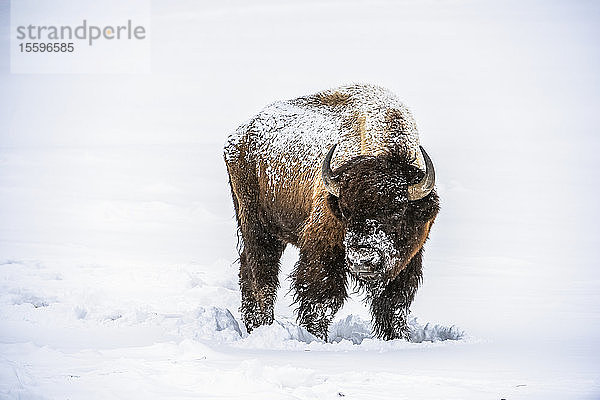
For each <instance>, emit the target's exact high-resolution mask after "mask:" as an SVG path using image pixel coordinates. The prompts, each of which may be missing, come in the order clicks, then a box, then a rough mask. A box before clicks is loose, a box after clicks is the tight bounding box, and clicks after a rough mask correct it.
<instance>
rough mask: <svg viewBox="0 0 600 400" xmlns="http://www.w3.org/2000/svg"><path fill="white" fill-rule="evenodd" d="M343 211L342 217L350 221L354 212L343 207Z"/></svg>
mask: <svg viewBox="0 0 600 400" xmlns="http://www.w3.org/2000/svg"><path fill="white" fill-rule="evenodd" d="M341 211H342V217H343V218H344V219H345V220H348V219H350V218H351V217H352V210H351V209H349V208H348V207H341Z"/></svg>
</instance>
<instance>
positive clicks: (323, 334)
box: [292, 243, 347, 340]
mask: <svg viewBox="0 0 600 400" xmlns="http://www.w3.org/2000/svg"><path fill="white" fill-rule="evenodd" d="M292 277H293V288H294V290H295V302H296V303H298V322H299V323H300V324H301V325H302V326H304V327H305V328H306V329H307V330H308V331H309V332H310V333H312V334H313V335H315V336H317V337H319V338H321V339H323V340H327V329H328V327H329V324H330V323H331V320H332V319H333V316H334V315H335V313H336V312H337V311H338V310H339V309H340V307H341V306H342V305H343V304H344V301H345V300H346V298H347V291H346V265H345V253H344V249H343V248H342V247H341V246H339V245H333V246H332V245H331V244H327V243H321V244H316V243H309V244H307V245H306V246H304V247H302V248H301V249H300V259H299V260H298V263H297V264H296V267H295V270H294V272H293V274H292Z"/></svg>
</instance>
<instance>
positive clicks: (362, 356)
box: [0, 0, 600, 399]
mask: <svg viewBox="0 0 600 400" xmlns="http://www.w3.org/2000/svg"><path fill="white" fill-rule="evenodd" d="M5 3H6V2H2V3H0V19H1V21H0V22H1V23H0V28H1V35H0V37H1V46H2V47H1V50H2V53H3V54H7V46H8V35H9V31H8V25H9V17H8V5H7V4H5ZM598 21H600V6H599V5H598V4H597V3H593V2H568V1H564V2H548V1H539V2H538V1H528V2H516V1H515V2H510V1H509V2H469V1H448V2H438V1H425V2H418V3H417V2H404V1H403V2H386V1H380V2H359V1H356V2H338V1H326V2H317V1H307V2H292V1H285V2H275V1H271V0H264V1H258V2H253V3H252V5H250V4H247V2H243V1H241V0H240V1H227V2H217V1H211V2H193V1H191V0H181V1H169V2H153V3H152V26H151V40H152V43H151V45H152V54H153V60H152V71H153V72H152V74H146V75H85V74H83V75H18V74H10V73H9V70H8V65H9V63H8V60H7V59H6V57H4V56H3V57H2V64H1V65H0V67H1V70H0V88H1V91H0V106H1V107H0V398H3V399H4V398H6V399H67V398H68V399H110V398H123V399H131V398H139V399H168V398H177V399H183V398H190V399H191V398H206V399H215V398H222V399H237V398H244V399H334V398H335V399H338V398H348V399H438V398H444V399H502V398H504V399H566V398H568V399H594V398H599V397H600V357H599V354H600V333H599V332H600V271H599V269H598V261H599V260H600V251H599V248H600V228H599V225H598V224H599V223H600V218H599V216H600V212H599V211H598V207H597V203H598V200H597V197H598V195H599V194H600V192H599V191H598V189H597V187H598V184H600V179H599V177H600V176H599V175H600V162H599V161H598V157H597V154H599V153H598V152H599V151H600V139H599V138H598V135H597V126H598V125H599V123H600V114H598V110H599V109H600V90H599V89H600V75H598V71H599V70H600V46H598V44H599V43H598V39H597V38H598V37H600V25H599V24H598ZM348 82H369V83H376V84H380V85H383V86H385V87H388V88H390V89H391V90H393V91H394V92H396V93H397V94H398V95H399V97H400V98H401V99H403V100H404V101H405V102H406V104H407V105H408V106H409V107H410V109H411V110H412V112H413V113H414V115H415V117H416V119H417V123H418V125H419V128H420V131H421V140H422V142H423V144H424V145H425V146H426V148H427V150H428V152H429V154H430V155H431V157H432V158H433V160H434V162H435V164H436V171H437V182H438V190H439V192H440V196H441V198H442V211H441V214H440V216H439V218H438V220H437V221H436V224H435V226H434V228H433V230H432V235H431V239H430V240H429V242H428V244H427V247H426V249H427V252H426V256H425V271H424V283H423V286H422V288H421V289H420V290H419V293H418V294H417V298H416V300H415V303H414V304H413V317H414V319H413V320H412V321H411V326H412V333H413V340H412V341H411V342H405V341H392V342H383V341H379V340H374V339H372V338H371V337H370V334H369V318H368V313H367V312H366V310H365V308H364V307H363V306H362V304H361V303H360V298H359V296H355V298H353V300H352V301H351V302H349V303H348V304H347V305H346V307H345V308H344V309H343V310H342V311H341V312H340V313H339V315H338V318H337V319H336V322H335V323H334V325H333V326H332V328H331V331H330V333H331V335H330V336H331V338H332V341H331V343H322V342H319V341H318V340H315V339H314V338H313V337H311V336H310V334H308V333H307V332H306V331H305V330H303V329H301V328H299V327H298V326H297V325H296V324H295V320H294V313H293V311H294V310H293V306H292V305H291V296H290V295H289V293H288V289H289V281H288V280H286V279H285V277H286V276H287V274H288V273H289V272H290V270H291V268H292V267H293V264H294V262H295V259H296V257H297V251H296V250H295V249H292V248H289V249H287V250H286V253H285V254H284V259H283V268H282V269H283V271H282V275H281V278H282V287H281V289H280V293H279V298H278V303H277V306H276V318H277V322H276V323H274V324H273V325H272V326H269V327H262V328H259V329H257V330H256V331H255V332H253V333H252V334H251V335H248V334H247V333H246V331H245V329H244V327H243V324H242V323H241V320H240V318H239V312H238V307H239V301H240V300H239V299H240V294H239V291H238V286H237V277H236V274H237V271H236V268H237V267H236V264H235V260H236V257H237V255H236V252H235V245H236V236H235V224H234V220H233V210H232V206H231V201H230V197H229V189H228V186H227V177H226V173H225V169H224V165H223V162H222V145H223V143H224V141H225V137H226V136H227V134H229V133H230V132H231V131H232V130H233V129H235V127H236V126H237V125H238V124H239V123H241V122H243V121H244V120H245V119H247V118H248V117H250V116H251V115H252V114H254V113H256V112H257V111H258V110H259V109H260V108H261V107H263V106H264V105H266V104H268V103H270V102H272V101H274V100H277V99H285V98H292V97H295V96H298V95H302V94H307V93H312V92H315V91H317V90H321V89H324V88H328V87H333V86H336V85H339V84H344V83H348Z"/></svg>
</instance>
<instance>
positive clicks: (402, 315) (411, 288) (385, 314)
mask: <svg viewBox="0 0 600 400" xmlns="http://www.w3.org/2000/svg"><path fill="white" fill-rule="evenodd" d="M421 252H422V251H421V250H419V252H418V253H417V254H415V256H414V257H413V258H412V260H411V261H410V262H409V263H408V265H407V266H406V268H405V269H404V270H402V272H400V274H399V275H398V276H397V277H396V278H395V279H394V280H392V281H391V282H390V283H389V284H388V285H387V286H386V287H384V288H377V287H371V288H368V291H369V297H370V300H371V315H372V317H373V330H374V333H375V335H376V336H377V337H379V338H381V339H385V340H391V339H407V340H408V339H409V338H410V331H409V328H408V325H407V323H406V319H407V317H408V314H409V312H410V305H411V303H412V301H413V299H414V297H415V294H416V293H417V289H418V287H419V284H420V283H421V279H422V276H423V275H422V267H421Z"/></svg>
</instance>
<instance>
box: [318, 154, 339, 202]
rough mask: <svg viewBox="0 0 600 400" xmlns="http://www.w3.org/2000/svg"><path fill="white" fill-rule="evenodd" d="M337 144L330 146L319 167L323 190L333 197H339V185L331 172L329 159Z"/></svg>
mask: <svg viewBox="0 0 600 400" xmlns="http://www.w3.org/2000/svg"><path fill="white" fill-rule="evenodd" d="M336 147H337V144H334V145H333V146H331V149H329V153H327V155H326V156H325V159H324V160H323V165H322V166H321V177H322V178H323V183H324V184H325V189H327V191H328V192H329V193H331V194H332V195H334V196H335V197H339V195H340V184H339V182H337V181H336V179H335V177H334V175H333V171H332V170H331V157H333V152H334V151H335V148H336Z"/></svg>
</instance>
